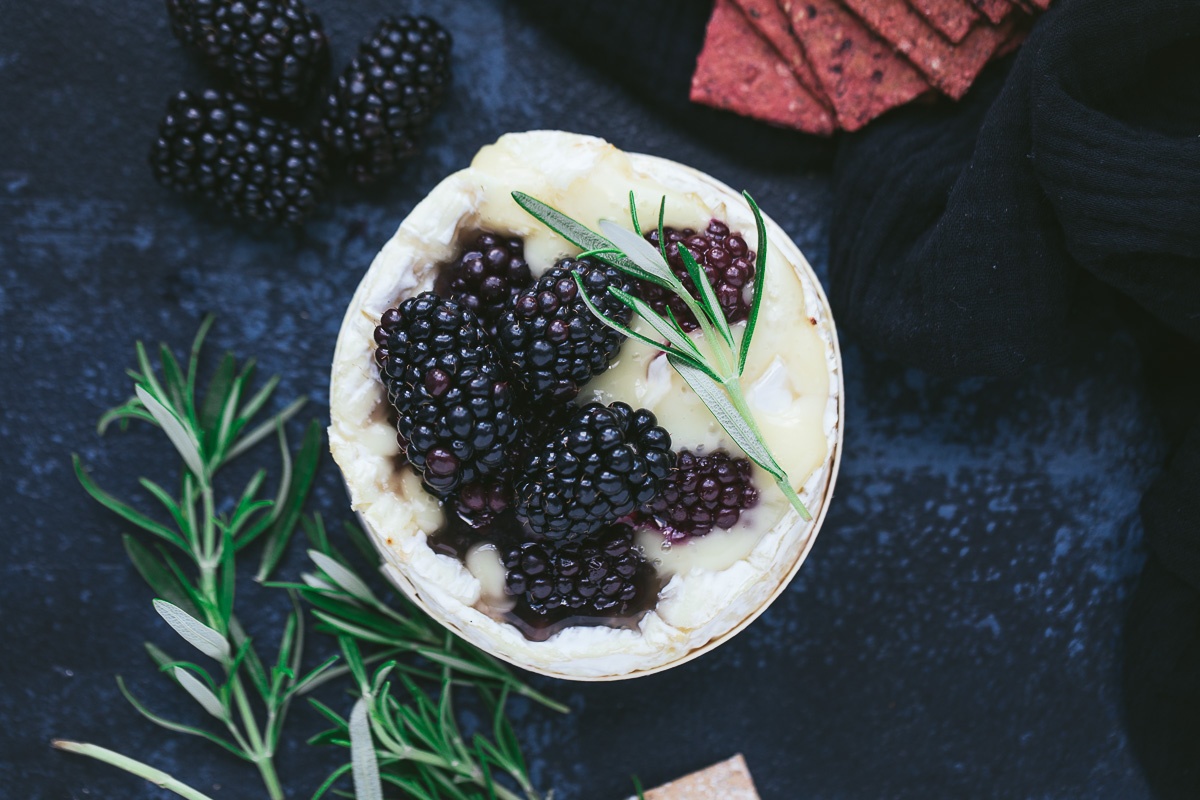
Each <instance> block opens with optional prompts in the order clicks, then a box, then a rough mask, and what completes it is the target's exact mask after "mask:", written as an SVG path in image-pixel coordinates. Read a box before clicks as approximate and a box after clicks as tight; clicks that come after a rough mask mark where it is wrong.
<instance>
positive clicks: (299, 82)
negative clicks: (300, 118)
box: [167, 0, 329, 105]
mask: <svg viewBox="0 0 1200 800" xmlns="http://www.w3.org/2000/svg"><path fill="white" fill-rule="evenodd" d="M167 14H168V15H169V16H170V18H171V31H172V32H173V33H174V34H175V37H176V38H177V39H179V41H180V42H182V43H183V45H184V46H185V47H187V48H188V49H189V50H192V51H194V52H196V53H197V54H198V55H199V56H200V58H201V60H203V61H204V63H205V64H206V65H207V66H208V67H209V68H210V69H212V70H214V71H216V72H219V73H221V74H222V75H225V76H227V77H228V78H229V79H230V81H231V83H232V86H233V89H234V91H235V92H237V93H238V94H239V95H241V96H243V97H247V98H250V99H252V100H259V101H263V102H267V103H286V104H288V105H300V104H301V103H303V102H304V101H305V100H306V99H308V96H309V95H310V94H311V93H312V88H313V85H314V84H316V83H317V82H318V81H319V80H320V79H321V77H322V75H323V73H324V71H325V70H326V69H327V68H328V66H329V46H328V43H327V41H326V39H325V31H324V30H322V28H321V20H320V18H319V17H317V15H316V14H314V13H312V12H311V11H309V10H308V9H307V8H306V7H305V6H304V4H303V3H302V2H300V0H167Z"/></svg>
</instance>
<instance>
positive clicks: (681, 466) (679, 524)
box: [637, 450, 758, 542]
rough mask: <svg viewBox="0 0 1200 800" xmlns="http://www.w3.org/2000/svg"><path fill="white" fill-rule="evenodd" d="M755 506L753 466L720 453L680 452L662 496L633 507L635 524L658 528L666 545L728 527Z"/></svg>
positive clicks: (748, 462)
mask: <svg viewBox="0 0 1200 800" xmlns="http://www.w3.org/2000/svg"><path fill="white" fill-rule="evenodd" d="M757 504H758V489H757V488H755V486H754V474H753V466H752V465H751V464H750V461H749V460H748V459H745V458H735V457H734V456H732V455H730V454H729V453H728V452H726V451H725V450H716V451H714V452H712V453H709V454H707V455H702V454H699V453H692V452H691V451H689V450H682V451H680V453H679V455H678V456H677V457H676V461H675V468H674V469H673V470H671V473H670V476H669V477H668V478H667V481H666V483H665V485H664V486H663V489H662V491H661V492H659V493H658V494H657V495H656V496H655V497H654V498H653V499H652V500H651V501H650V502H648V503H645V504H643V505H642V506H641V507H640V508H639V509H638V514H637V520H638V523H639V524H648V525H652V526H653V527H655V528H657V529H658V530H660V531H661V532H662V533H663V535H664V536H665V537H666V539H667V540H668V541H672V542H679V541H683V540H685V539H687V538H689V537H692V536H703V535H704V534H706V533H709V532H710V531H712V529H713V528H724V529H728V528H732V527H733V526H734V525H736V524H737V522H738V519H739V518H740V517H741V514H742V512H743V511H745V510H747V509H749V508H753V507H754V506H755V505H757Z"/></svg>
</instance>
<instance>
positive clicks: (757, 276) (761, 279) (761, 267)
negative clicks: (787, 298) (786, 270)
mask: <svg viewBox="0 0 1200 800" xmlns="http://www.w3.org/2000/svg"><path fill="white" fill-rule="evenodd" d="M742 197H744V198H746V202H747V203H748V204H749V205H750V210H751V211H752V212H753V213H754V227H755V230H756V231H757V238H758V255H757V256H756V257H755V262H754V299H753V300H752V301H751V302H750V315H749V316H748V317H747V318H746V330H745V331H744V332H743V333H742V348H741V352H740V353H739V354H738V368H737V369H738V375H741V374H742V373H743V372H744V371H745V370H746V359H747V358H749V356H750V340H751V338H753V337H754V328H755V326H757V325H758V312H759V311H761V310H762V299H763V286H764V285H766V282H767V225H766V223H765V222H763V217H762V211H760V210H759V208H758V203H756V202H754V198H753V197H751V196H750V193H749V192H742Z"/></svg>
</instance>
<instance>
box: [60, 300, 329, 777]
mask: <svg viewBox="0 0 1200 800" xmlns="http://www.w3.org/2000/svg"><path fill="white" fill-rule="evenodd" d="M211 325H212V318H211V317H209V318H208V319H206V320H205V321H204V323H203V324H202V325H201V327H200V331H199V333H197V335H196V338H195V340H194V341H193V343H192V347H191V351H190V353H189V357H188V363H187V370H186V371H184V370H183V369H182V368H181V366H180V364H179V362H178V360H176V358H175V356H174V354H173V353H172V352H171V351H170V350H169V349H168V348H167V347H166V346H165V345H164V346H162V347H161V348H160V349H161V358H160V369H159V372H161V377H160V376H159V374H158V373H157V372H156V370H155V369H154V367H153V365H152V363H151V361H150V358H149V355H148V354H147V351H146V348H145V346H143V345H142V344H141V343H140V342H139V343H138V345H137V355H138V366H139V369H138V370H135V371H131V372H130V377H132V378H133V381H134V393H135V396H134V397H133V398H131V399H130V400H128V401H127V402H126V403H124V404H123V405H121V406H119V407H118V408H115V409H113V410H112V411H110V412H109V413H107V414H105V415H104V416H103V417H102V418H101V420H100V426H99V427H100V431H101V432H102V433H103V432H104V430H105V429H106V428H107V427H108V426H109V425H110V424H111V423H113V422H117V423H118V424H119V425H120V426H121V427H122V428H124V427H125V426H126V425H127V424H128V422H129V421H130V420H140V421H144V422H148V423H149V424H151V425H153V426H154V427H156V428H158V429H159V430H161V431H162V432H163V433H164V434H166V436H167V438H168V439H169V440H170V442H171V444H172V445H173V446H174V448H175V450H176V451H177V453H178V455H179V457H180V459H181V460H182V462H183V465H184V469H183V471H182V475H181V478H180V489H179V492H178V494H177V495H172V494H171V493H170V492H168V491H167V490H166V489H165V488H163V487H162V486H161V485H159V484H158V483H155V482H154V481H151V480H150V479H148V478H142V479H141V480H140V481H139V482H140V484H141V486H142V488H144V489H145V490H146V491H147V492H148V493H149V494H150V496H152V497H153V498H154V499H155V500H157V501H158V503H159V504H160V506H161V508H160V512H165V517H166V518H167V519H169V520H170V522H169V523H166V522H160V521H158V520H157V519H155V518H154V517H152V516H150V515H148V514H145V513H143V512H141V511H139V510H137V509H136V508H134V507H133V506H132V505H130V504H129V503H126V502H124V501H121V500H118V499H117V498H116V497H114V496H112V495H111V494H109V493H108V492H106V491H104V490H103V489H101V488H100V487H99V485H97V484H96V482H95V481H94V480H92V478H91V476H89V475H88V473H87V472H86V471H85V470H84V468H83V464H82V462H81V461H80V459H79V457H78V456H75V457H74V466H75V474H76V476H77V477H78V478H79V482H80V483H81V484H82V485H83V488H84V489H85V490H86V491H87V493H88V494H89V495H91V496H92V497H93V498H94V499H95V500H97V501H98V502H99V503H100V504H101V505H103V506H105V507H106V508H108V509H110V510H111V511H113V512H115V513H116V514H118V515H120V516H121V517H123V518H124V519H125V520H126V521H127V522H130V523H132V524H133V525H134V526H135V527H137V528H140V529H141V530H142V531H144V532H146V533H149V534H151V535H152V536H154V537H155V538H157V539H158V540H159V544H158V545H157V546H156V547H154V548H151V547H149V546H147V545H145V544H143V543H142V542H141V541H140V540H139V539H137V538H135V537H133V536H131V535H128V534H127V535H126V536H125V538H124V541H125V549H126V552H127V553H128V554H129V558H130V560H131V561H132V562H133V565H134V567H135V568H136V569H137V571H138V572H139V574H141V576H142V577H143V578H144V579H145V580H146V583H148V584H149V585H150V587H151V588H152V589H153V590H154V592H155V594H156V595H157V596H158V597H157V599H155V601H154V609H155V611H157V612H158V614H159V616H161V617H162V618H163V620H165V621H166V622H167V624H168V625H170V626H171V628H172V629H174V631H175V632H176V633H177V634H179V636H180V637H181V638H182V639H183V640H184V641H186V642H187V643H188V644H190V645H191V646H192V647H193V648H194V649H195V650H197V651H199V652H200V654H202V655H203V656H205V657H206V658H208V659H210V660H211V661H213V662H215V663H216V665H217V668H218V669H217V670H216V671H213V670H212V668H211V667H206V666H202V665H201V664H199V663H196V662H195V661H192V660H189V659H179V658H175V657H172V656H170V655H168V654H167V653H165V652H164V651H162V650H161V649H159V648H158V647H156V646H154V645H152V644H150V643H147V644H146V650H147V652H148V653H149V654H150V657H151V658H152V659H153V660H154V662H155V663H156V664H157V665H158V668H159V669H160V670H161V671H162V672H164V673H166V674H167V675H168V676H169V677H170V678H171V679H172V680H173V681H174V682H175V683H176V684H177V685H178V686H179V687H180V688H182V689H183V690H184V691H185V692H186V693H187V694H188V695H190V696H191V698H192V699H193V700H195V701H196V703H197V704H199V706H200V707H201V708H202V709H203V710H204V711H205V712H207V713H208V714H209V715H210V716H212V717H213V718H214V719H215V720H216V721H217V722H218V723H219V726H218V727H219V728H224V733H217V732H214V731H212V730H210V729H208V728H200V727H195V726H192V725H186V724H184V723H181V722H176V721H173V720H169V719H166V718H164V717H161V716H159V715H158V714H155V713H154V712H153V711H151V710H150V709H148V708H147V707H146V706H145V705H143V704H142V703H141V702H140V701H139V700H138V699H137V698H136V697H134V695H133V694H132V693H131V692H130V691H129V689H128V688H127V687H126V685H125V682H124V681H123V680H122V679H121V678H120V677H118V678H117V683H118V686H119V687H120V689H121V693H122V694H123V695H124V696H125V698H126V699H127V700H128V701H129V702H130V703H131V704H132V705H133V707H134V708H135V709H137V711H138V712H139V713H141V714H142V715H143V716H144V717H146V718H147V719H149V720H150V721H151V722H153V723H155V724H156V725H160V726H162V727H164V728H167V729H168V730H172V731H177V732H180V733H185V734H191V735H194V736H198V737H201V738H203V739H206V740H207V741H209V742H211V743H213V744H216V745H218V746H220V747H222V748H224V749H225V750H227V751H228V752H230V753H233V754H234V755H236V756H238V757H239V758H242V759H245V760H246V761H249V762H251V763H253V764H254V765H255V766H256V767H257V768H258V771H259V773H260V775H261V777H262V781H263V785H264V786H265V788H266V790H267V795H268V796H269V797H270V798H271V799H272V800H280V799H281V798H283V797H284V793H283V788H282V786H281V784H280V780H279V776H278V774H277V773H276V771H275V763H274V758H275V751H276V749H277V747H278V744H279V740H280V735H281V732H282V729H283V724H284V721H285V719H286V717H287V713H288V710H289V707H290V705H291V702H292V700H293V699H294V698H295V697H296V696H297V695H298V694H300V693H301V692H303V691H304V690H305V688H306V687H307V686H309V685H310V684H312V683H313V682H314V681H316V680H317V679H318V678H319V677H320V676H321V674H322V672H324V671H325V670H326V669H328V668H329V667H330V666H331V665H332V663H333V661H334V660H335V659H334V658H330V659H328V660H327V661H325V662H324V663H322V664H321V665H319V666H317V667H316V668H315V669H313V670H311V671H309V672H308V673H307V674H302V673H301V671H300V660H301V656H302V653H303V650H304V625H303V618H302V616H301V613H300V609H299V607H298V605H297V604H296V602H295V598H293V609H292V612H291V613H290V614H289V615H288V616H287V620H286V623H285V625H284V629H283V632H282V634H281V636H280V642H279V648H278V653H277V657H276V660H275V662H274V663H273V664H271V665H270V666H269V667H268V666H267V665H266V663H265V662H264V661H263V659H262V658H261V657H260V656H259V653H258V650H257V648H256V647H255V645H254V644H253V643H252V642H251V640H250V637H249V636H248V635H247V634H246V632H245V630H244V628H243V627H242V625H241V624H240V623H239V622H238V619H237V617H236V616H235V614H234V583H235V577H236V576H235V556H236V555H237V553H238V552H239V551H240V550H242V549H244V548H245V547H246V546H248V545H249V544H251V543H252V542H255V541H257V540H260V539H264V540H265V542H266V544H265V546H264V548H263V555H262V560H261V563H260V566H259V570H258V576H259V579H260V580H263V579H265V578H266V577H268V576H269V575H270V574H271V572H272V571H273V570H274V569H275V567H276V566H277V565H278V563H279V561H280V559H281V558H282V556H283V554H284V552H285V550H286V548H287V544H288V541H289V540H290V539H291V537H292V534H293V532H294V530H295V528H296V525H297V523H298V521H299V519H300V513H301V509H302V508H303V505H304V502H305V499H306V498H307V496H308V493H309V489H310V488H311V486H312V480H313V475H314V474H315V472H316V468H317V461H318V457H319V455H320V444H321V429H320V426H319V424H318V423H317V422H316V421H315V420H314V421H313V422H312V423H311V424H310V425H309V426H308V428H307V431H306V433H305V435H304V441H303V443H302V445H301V446H300V449H299V452H298V453H297V454H296V456H295V458H294V459H293V457H292V453H291V450H290V448H289V447H288V443H287V437H286V436H285V434H284V432H283V424H284V422H285V421H286V420H287V419H288V418H290V417H291V416H292V415H294V414H295V413H296V412H297V411H298V410H299V409H300V407H301V405H302V404H303V400H299V401H297V402H295V403H292V404H290V405H289V406H287V407H286V408H284V409H283V410H282V411H280V412H279V413H277V414H273V415H271V416H270V417H269V418H267V419H266V420H265V421H263V422H261V423H259V424H258V425H253V426H252V423H253V421H254V419H255V418H256V417H257V416H258V414H259V413H260V412H261V411H262V409H263V408H264V407H265V406H266V404H267V402H268V401H269V400H270V398H271V395H272V393H273V392H274V389H275V387H276V385H277V384H278V378H272V379H271V380H270V381H268V382H267V383H266V384H265V385H264V386H263V387H262V388H261V389H259V390H258V391H257V392H255V393H253V394H251V393H250V383H251V380H252V378H253V374H254V364H253V362H249V363H247V364H246V365H244V366H242V367H240V368H239V367H238V365H237V363H236V361H235V359H234V358H233V356H232V355H226V356H225V358H224V359H223V360H222V361H221V362H220V364H219V366H218V368H217V370H216V372H215V374H214V376H213V378H212V380H211V381H210V382H209V384H208V389H207V391H206V392H205V393H204V395H203V397H202V398H201V397H198V395H197V380H198V376H197V373H198V369H199V360H200V351H201V347H202V345H203V343H204V339H205V336H206V334H207V333H208V330H209V328H210V327H211ZM271 434H275V435H276V437H277V438H278V441H279V448H280V454H281V461H282V469H281V473H282V475H281V478H280V481H279V487H278V490H277V491H276V493H275V495H274V497H267V496H263V494H262V488H263V484H264V482H265V480H266V471H265V470H261V469H260V470H258V471H257V472H255V473H254V474H253V475H252V476H251V478H250V480H249V482H248V483H247V484H246V485H245V487H244V488H243V489H242V491H241V493H240V494H239V495H238V496H237V500H236V502H232V503H230V504H229V506H231V510H230V511H229V512H228V513H220V512H218V510H217V509H218V507H219V506H218V503H217V499H216V478H217V476H218V473H220V472H221V470H222V469H223V468H224V467H226V466H227V465H228V464H229V463H230V462H231V461H233V460H234V459H236V458H237V457H238V456H240V455H242V454H243V453H246V452H247V451H249V450H250V449H251V448H252V447H254V446H255V445H256V444H258V443H259V442H261V441H263V440H264V439H266V438H267V437H268V436H270V435H271ZM181 560H182V563H181ZM56 746H59V747H61V748H63V749H68V750H72V751H73V752H77V753H82V754H84V755H90V756H92V757H95V758H100V759H101V760H105V761H107V762H108V763H112V764H115V765H117V766H120V767H122V768H124V769H127V770H128V771H130V772H133V773H134V774H138V775H141V776H142V777H144V778H146V779H147V780H151V781H154V782H156V783H159V785H164V786H166V788H172V789H173V790H175V791H176V792H177V793H180V794H182V795H183V796H185V797H196V798H201V797H203V795H201V794H200V793H199V792H197V791H196V790H194V789H191V788H190V787H187V786H186V785H184V784H180V783H179V782H178V781H175V780H174V779H173V778H170V783H169V784H164V783H163V782H162V781H163V780H164V778H169V776H164V775H163V774H162V773H160V772H158V771H157V770H154V769H153V768H151V767H148V766H147V765H144V764H141V763H140V762H137V761H135V760H133V759H129V758H127V757H124V756H120V755H119V754H115V753H113V752H112V751H108V750H105V749H104V748H97V747H95V746H94V745H80V744H78V743H70V742H58V743H56Z"/></svg>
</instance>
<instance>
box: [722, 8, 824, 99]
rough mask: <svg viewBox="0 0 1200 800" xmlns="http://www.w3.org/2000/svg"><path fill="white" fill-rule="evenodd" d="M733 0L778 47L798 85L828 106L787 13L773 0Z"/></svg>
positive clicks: (763, 35) (747, 17) (763, 34)
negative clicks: (793, 33) (793, 32)
mask: <svg viewBox="0 0 1200 800" xmlns="http://www.w3.org/2000/svg"><path fill="white" fill-rule="evenodd" d="M734 2H735V3H736V4H737V5H738V7H739V8H741V9H742V13H743V14H745V15H746V19H747V20H749V22H750V24H751V25H752V26H754V29H755V30H756V31H758V33H759V35H760V36H762V37H763V38H764V39H766V40H767V41H768V42H770V43H771V46H772V47H774V48H775V49H776V50H777V51H779V55H780V56H782V57H783V60H784V61H785V62H787V65H788V66H789V67H791V68H792V73H793V74H794V75H795V76H796V80H798V81H800V85H802V86H803V87H804V88H805V89H808V91H809V92H810V93H811V94H812V95H813V96H814V97H815V98H817V100H819V101H820V102H821V104H822V105H824V106H826V107H827V108H829V107H831V106H830V105H829V98H827V97H826V96H825V91H824V90H823V89H822V88H821V84H820V83H819V82H818V81H817V75H816V73H814V72H813V69H812V66H811V65H810V64H809V63H808V59H806V58H805V57H804V50H803V49H802V48H801V47H800V43H799V42H797V41H796V37H795V36H793V35H792V26H791V25H790V24H789V23H788V18H787V15H786V14H784V13H783V9H782V8H780V7H779V4H778V3H777V2H776V0H734Z"/></svg>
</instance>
